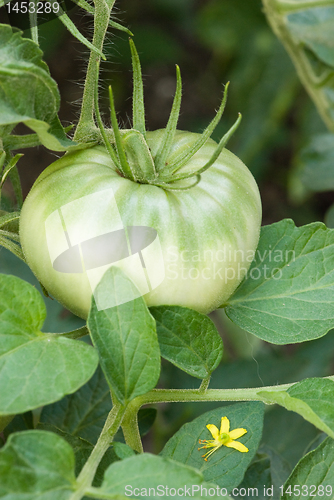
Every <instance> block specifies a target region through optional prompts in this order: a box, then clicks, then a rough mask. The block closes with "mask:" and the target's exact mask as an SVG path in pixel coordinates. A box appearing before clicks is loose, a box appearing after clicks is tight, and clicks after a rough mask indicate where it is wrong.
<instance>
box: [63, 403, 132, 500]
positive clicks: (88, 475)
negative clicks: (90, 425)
mask: <svg viewBox="0 0 334 500" xmlns="http://www.w3.org/2000/svg"><path fill="white" fill-rule="evenodd" d="M125 410H126V407H125V406H123V405H121V404H120V403H115V404H114V406H113V408H112V410H111V412H110V413H109V415H108V418H107V420H106V422H105V424H104V427H103V429H102V432H101V434H100V437H99V439H98V441H97V443H96V445H95V447H94V449H93V451H92V453H91V454H90V457H89V458H88V460H87V462H86V463H85V465H84V467H83V469H82V471H81V472H80V474H79V476H78V479H77V489H76V491H75V492H74V493H73V495H72V496H71V497H70V499H69V500H81V498H82V497H84V496H85V492H86V490H87V489H88V488H89V487H90V486H91V484H92V482H93V479H94V476H95V473H96V470H97V468H98V465H99V463H100V462H101V460H102V458H103V456H104V454H105V452H106V451H107V449H108V448H109V446H110V444H111V442H112V440H113V438H114V436H115V434H116V432H117V430H118V429H119V426H120V425H121V423H122V419H123V416H124V413H125Z"/></svg>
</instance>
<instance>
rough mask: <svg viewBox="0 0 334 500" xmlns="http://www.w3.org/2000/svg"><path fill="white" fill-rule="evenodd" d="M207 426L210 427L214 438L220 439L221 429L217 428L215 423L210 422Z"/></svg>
mask: <svg viewBox="0 0 334 500" xmlns="http://www.w3.org/2000/svg"><path fill="white" fill-rule="evenodd" d="M207 428H208V429H209V431H210V432H211V434H212V437H213V439H216V440H218V439H219V431H218V428H217V427H216V426H215V425H213V424H208V425H207Z"/></svg>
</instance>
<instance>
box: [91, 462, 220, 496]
mask: <svg viewBox="0 0 334 500" xmlns="http://www.w3.org/2000/svg"><path fill="white" fill-rule="evenodd" d="M193 486H194V489H192V487H193ZM201 487H203V488H207V489H209V488H210V487H211V488H213V491H217V487H216V486H215V485H213V484H207V483H205V482H204V477H203V475H202V474H201V473H200V472H199V471H197V470H196V469H193V468H192V467H188V466H186V465H184V464H180V463H177V462H174V461H173V460H170V459H168V458H163V457H159V456H156V455H151V454H150V453H142V454H140V455H136V456H134V457H130V458H127V459H125V460H122V461H121V462H116V463H115V464H113V465H111V466H110V467H109V468H108V469H107V471H106V473H105V476H104V481H103V483H102V487H101V489H100V490H96V492H101V493H103V495H105V496H103V498H109V497H108V496H107V495H108V494H109V495H115V494H123V495H126V496H136V495H134V494H133V492H134V489H135V488H139V490H136V493H137V495H138V491H139V492H140V496H141V497H144V498H146V497H148V496H153V490H151V495H149V488H153V489H154V490H155V492H156V495H158V494H159V497H164V496H175V495H179V494H182V492H181V491H180V493H177V491H178V490H179V488H182V489H183V493H185V496H193V497H195V498H200V493H201ZM174 488H175V490H176V491H175V493H174V491H173V489H174ZM184 488H188V490H187V491H189V493H188V494H186V492H185V490H184ZM173 493H174V494H173ZM210 496H211V497H213V498H216V497H215V496H213V495H210ZM177 497H178V496H177ZM97 498H99V497H97ZM110 498H112V497H111V496H110ZM225 498H229V497H228V496H225Z"/></svg>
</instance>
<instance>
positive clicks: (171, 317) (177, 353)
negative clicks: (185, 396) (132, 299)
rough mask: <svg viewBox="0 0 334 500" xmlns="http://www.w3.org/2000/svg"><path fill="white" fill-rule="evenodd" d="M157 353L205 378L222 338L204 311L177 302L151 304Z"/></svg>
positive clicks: (218, 358) (214, 363)
mask: <svg viewBox="0 0 334 500" xmlns="http://www.w3.org/2000/svg"><path fill="white" fill-rule="evenodd" d="M150 311H151V313H152V315H153V317H154V318H155V320H156V322H157V333H158V340H159V345H160V351H161V356H162V357H163V358H165V359H167V360H168V361H170V362H171V363H173V364H174V365H175V366H177V367H178V368H180V369H181V370H184V371H185V372H187V373H189V375H192V376H194V377H198V378H206V377H209V376H210V375H211V373H212V372H213V370H215V368H217V366H218V365H219V363H220V361H221V358H222V355H223V342H222V339H221V338H220V336H219V334H218V332H217V329H216V327H215V325H214V323H213V322H212V321H211V319H210V318H208V317H207V316H206V315H205V314H200V313H198V312H196V311H193V310H192V309H188V308H186V307H179V306H160V307H151V309H150Z"/></svg>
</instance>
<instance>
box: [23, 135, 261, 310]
mask: <svg viewBox="0 0 334 500" xmlns="http://www.w3.org/2000/svg"><path fill="white" fill-rule="evenodd" d="M162 134H163V131H162V130H158V131H155V132H148V133H147V136H146V141H147V144H148V146H149V148H150V151H151V153H152V156H153V157H154V155H155V154H156V152H157V150H158V147H159V144H160V141H161V138H162ZM198 137H199V136H198V134H193V133H190V132H181V131H177V132H176V134H175V137H174V142H173V145H172V149H171V157H172V156H173V154H175V155H176V154H179V153H180V151H182V150H186V149H187V148H188V147H189V145H190V144H192V143H193V142H194V140H196V139H197V138H198ZM216 147H217V144H216V143H215V142H214V141H213V140H211V139H210V140H208V141H207V142H206V143H205V145H204V146H202V147H201V149H200V150H199V151H198V152H197V153H196V154H195V155H194V156H193V157H192V158H191V160H190V161H189V162H188V163H187V164H186V165H184V167H183V168H182V171H187V169H189V170H194V169H199V168H201V166H203V165H204V164H206V162H207V161H208V160H209V159H210V158H211V156H212V154H213V152H214V151H215V149H216ZM260 223H261V201H260V196H259V191H258V188H257V185H256V182H255V180H254V178H253V176H252V174H251V173H250V172H249V170H248V169H247V167H246V166H245V165H244V164H243V163H242V162H241V161H240V160H239V159H238V158H237V157H236V156H235V155H233V154H232V153H231V152H230V151H228V150H227V149H224V150H223V151H222V153H221V154H220V155H219V157H218V159H217V160H216V161H215V163H214V164H213V165H212V166H211V167H210V168H209V169H208V170H207V171H205V172H204V173H203V174H202V176H201V180H200V182H199V183H198V184H197V185H196V186H193V187H191V188H189V189H187V190H173V189H168V188H166V189H164V188H161V187H159V186H156V185H152V184H145V183H137V182H134V181H132V180H129V179H127V178H124V177H123V176H122V175H120V173H119V172H118V171H117V168H116V167H115V165H114V164H113V162H112V160H111V158H110V156H109V154H108V152H107V150H106V149H105V147H103V146H94V147H92V148H90V149H85V150H80V151H76V152H72V153H67V154H65V155H64V156H63V157H62V158H60V159H59V160H57V161H56V162H54V163H53V164H52V165H50V166H49V167H48V168H47V169H46V170H45V171H44V172H43V173H42V174H41V175H40V176H39V178H38V179H37V181H36V182H35V184H34V186H33V187H32V189H31V191H30V193H29V195H28V196H27V198H26V200H25V202H24V205H23V208H22V213H21V219H20V237H21V244H22V249H23V252H24V255H25V257H26V260H27V262H28V265H29V266H30V268H31V269H32V271H33V272H34V274H35V275H36V276H37V278H38V280H39V281H40V282H41V283H42V284H43V285H44V287H45V288H46V289H47V291H48V292H49V293H50V295H52V296H54V297H55V298H56V299H57V300H58V301H59V302H61V303H62V304H63V305H64V306H65V307H66V308H68V309H69V310H70V311H72V312H73V313H75V314H77V315H78V316H81V317H82V318H86V317H87V315H88V312H89V308H90V304H91V296H92V291H93V290H94V287H95V286H96V284H97V282H98V280H99V279H100V278H101V277H102V275H103V273H104V272H105V271H106V269H107V268H109V267H110V266H111V265H115V266H118V267H121V268H122V269H123V271H124V272H125V273H126V274H127V275H128V277H129V278H131V279H132V281H133V282H134V283H135V284H136V286H137V287H138V289H139V292H140V295H142V296H143V297H144V299H145V301H146V303H147V305H148V306H158V305H162V304H164V305H180V306H185V307H190V308H192V309H195V310H197V311H199V312H202V313H209V312H211V311H213V310H214V309H216V308H217V307H219V306H220V305H222V304H223V303H225V302H226V301H227V300H228V298H229V297H230V296H231V294H232V293H233V292H234V290H235V289H236V287H237V286H238V285H239V283H240V282H241V281H242V279H243V278H244V276H245V274H246V273H247V270H248V268H249V266H250V263H251V261H252V258H253V256H254V252H255V250H256V247H257V244H258V239H259V233H260ZM136 228H137V229H136ZM136 231H137V232H136ZM138 231H139V233H138ZM129 235H130V236H129ZM138 235H139V236H138ZM129 238H130V240H131V241H130V242H129ZM131 238H132V239H131ZM111 247H112V251H111V253H110V251H109V250H110V248H111ZM66 252H67V253H66ZM108 252H109V253H108ZM127 252H128V253H127ZM66 256H68V257H69V258H68V260H67V261H66ZM57 259H58V260H57ZM66 262H67V264H66ZM66 266H67V267H66Z"/></svg>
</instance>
